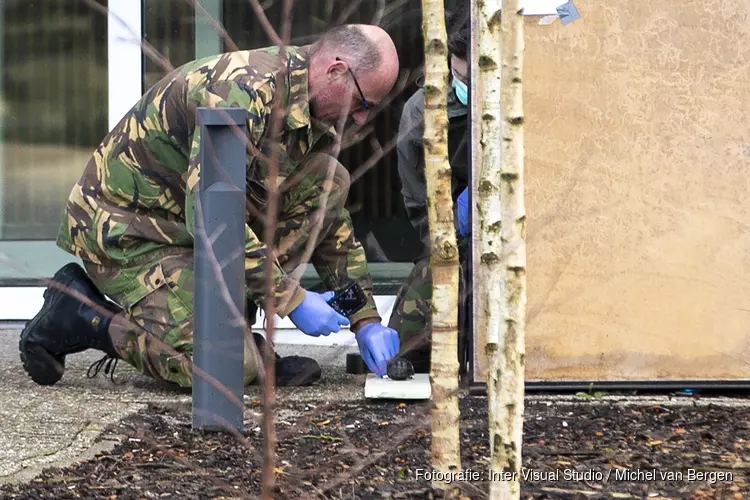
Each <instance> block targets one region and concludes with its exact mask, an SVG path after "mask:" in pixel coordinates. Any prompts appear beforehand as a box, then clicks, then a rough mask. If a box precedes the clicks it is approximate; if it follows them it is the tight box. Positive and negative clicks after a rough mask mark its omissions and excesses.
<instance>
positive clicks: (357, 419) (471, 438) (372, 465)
mask: <svg viewBox="0 0 750 500" xmlns="http://www.w3.org/2000/svg"><path fill="white" fill-rule="evenodd" d="M486 406H487V400H486V399H485V398H480V397H467V398H464V399H462V401H461V410H462V419H461V440H462V455H463V467H464V476H463V479H470V480H468V481H463V482H462V481H460V479H462V477H457V478H455V479H459V481H457V482H456V484H459V486H460V487H461V489H462V492H463V495H464V496H465V497H468V498H485V497H486V494H487V489H488V483H487V482H486V479H487V472H486V471H487V468H488V463H489V449H488V434H487V409H486ZM261 409H262V408H261V406H260V401H254V402H253V403H252V405H251V406H250V408H249V409H248V413H247V425H246V432H245V433H244V435H242V436H239V435H231V434H224V433H204V432H199V431H195V430H193V429H192V428H191V423H190V412H189V410H190V409H189V407H170V408H165V407H151V408H150V409H149V410H148V411H144V412H141V413H140V414H138V415H135V416H133V417H131V418H129V419H127V420H125V421H123V422H122V423H121V424H119V425H118V426H116V427H113V428H111V429H109V430H108V431H107V432H106V433H105V434H104V435H103V438H108V439H111V438H112V436H113V435H121V436H125V437H124V438H123V440H122V443H121V444H120V445H118V446H117V447H115V448H114V449H113V450H111V451H110V452H106V453H102V454H100V455H98V456H96V457H95V458H93V459H91V460H88V461H86V462H83V463H80V464H77V465H75V466H72V467H69V468H65V469H49V470H46V471H44V472H43V473H42V474H41V475H39V476H38V477H37V478H35V479H34V480H32V481H31V482H30V483H28V484H22V485H6V486H4V487H2V488H0V497H2V498H24V499H42V498H44V499H47V498H49V499H53V498H54V499H67V498H97V499H100V498H113V499H114V498H117V499H130V498H133V499H135V498H138V499H140V498H180V499H205V498H244V497H246V496H255V495H258V494H259V492H260V474H261V472H260V471H261V467H262V463H263V460H262V449H263V439H262V433H261V427H260V420H259V417H260V411H261ZM279 410H280V411H279V417H278V418H277V432H278V440H279V441H278V458H277V463H276V464H277V469H276V473H277V492H276V497H277V498H293V499H296V498H301V497H306V496H309V497H310V498H330V499H339V498H340V499H344V498H346V499H353V498H354V499H370V498H394V499H395V498H404V499H418V498H438V497H439V496H440V495H439V494H438V493H435V492H432V491H431V489H430V488H429V481H428V476H426V475H425V474H427V473H429V472H430V465H429V454H430V435H429V421H430V419H429V412H430V409H429V405H428V404H426V403H417V404H404V403H398V402H392V403H382V402H381V403H369V404H368V403H363V404H346V403H336V404H333V405H327V404H321V405H318V406H317V407H315V406H312V405H309V404H308V405H305V404H304V403H291V402H287V403H285V404H284V407H283V408H279ZM524 432H525V435H524V436H525V437H524V450H523V465H524V468H525V471H526V472H527V473H530V474H531V475H530V476H529V477H527V478H526V480H524V481H523V486H522V492H523V494H522V496H523V498H534V499H543V498H596V499H605V498H606V499H611V498H680V499H682V498H685V499H704V498H716V499H724V498H727V499H739V498H747V497H748V495H750V489H749V488H748V486H747V482H746V479H747V474H748V472H750V451H749V450H748V448H750V409H748V408H742V407H740V408H734V407H724V406H716V405H701V406H691V405H684V406H679V407H672V406H669V407H667V406H662V405H646V406H644V405H623V404H621V403H608V402H603V401H597V400H594V401H592V400H587V399H582V400H581V401H578V402H576V401H573V402H553V401H552V400H550V401H528V402H527V403H526V423H525V427H524Z"/></svg>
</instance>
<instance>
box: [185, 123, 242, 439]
mask: <svg viewBox="0 0 750 500" xmlns="http://www.w3.org/2000/svg"><path fill="white" fill-rule="evenodd" d="M197 119H198V121H199V123H200V131H201V145H200V162H201V174H200V187H199V195H198V198H199V199H198V200H196V210H195V214H196V215H195V264H194V265H195V289H194V295H193V308H194V309H193V312H194V318H195V324H194V328H195V330H194V346H193V363H194V364H195V366H196V367H197V368H198V369H199V370H194V371H193V428H199V429H204V430H227V429H232V428H234V429H236V430H241V429H242V428H243V418H242V417H243V413H244V411H243V410H244V402H243V395H244V353H245V350H244V327H243V324H242V323H241V322H238V321H237V311H239V314H241V315H242V318H244V317H245V298H244V297H245V270H244V247H245V164H246V154H245V151H246V148H245V142H244V137H245V131H246V123H247V111H246V110H244V109H241V108H199V109H198V116H197ZM211 241H213V243H211ZM217 266H221V271H220V272H217ZM222 289H223V290H222ZM227 292H228V294H229V296H230V297H231V301H232V302H233V306H234V307H232V305H230V303H229V302H228V301H227V300H226V294H227Z"/></svg>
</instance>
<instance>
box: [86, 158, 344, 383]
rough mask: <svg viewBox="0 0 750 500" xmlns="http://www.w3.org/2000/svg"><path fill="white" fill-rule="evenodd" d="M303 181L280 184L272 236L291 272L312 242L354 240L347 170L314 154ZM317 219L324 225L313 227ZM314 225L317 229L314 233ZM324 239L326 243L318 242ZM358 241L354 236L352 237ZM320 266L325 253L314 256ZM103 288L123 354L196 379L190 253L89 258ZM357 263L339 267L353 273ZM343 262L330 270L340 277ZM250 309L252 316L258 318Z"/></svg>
mask: <svg viewBox="0 0 750 500" xmlns="http://www.w3.org/2000/svg"><path fill="white" fill-rule="evenodd" d="M301 173H302V174H303V177H302V180H301V182H296V181H295V182H293V183H289V184H288V185H287V184H282V186H281V187H280V191H281V193H282V194H281V203H280V213H279V223H278V225H277V228H276V234H275V238H274V248H275V249H276V250H277V259H278V261H279V262H280V263H281V266H282V267H283V268H284V269H285V271H286V272H291V271H292V270H293V269H295V268H296V267H297V266H298V265H299V263H300V262H301V260H302V259H303V258H304V257H303V254H304V253H305V251H306V249H307V247H308V242H310V239H311V238H313V237H314V238H315V239H313V240H312V242H310V243H311V244H310V249H312V248H315V246H316V245H315V243H318V245H317V250H315V251H314V252H313V255H315V254H316V253H321V252H322V254H323V255H324V256H326V255H329V253H330V252H335V251H337V252H345V250H342V249H336V248H329V247H327V246H325V242H330V241H334V240H335V241H344V242H347V241H350V240H351V239H352V238H353V236H352V235H351V232H350V231H349V232H347V231H348V227H349V226H348V219H347V218H346V217H344V218H342V217H341V214H342V213H345V212H343V206H344V203H345V201H346V197H347V194H348V189H349V173H348V172H347V171H346V169H345V168H344V167H343V166H341V164H340V163H339V162H338V161H336V160H335V159H334V158H332V157H330V156H328V155H323V154H311V155H308V157H307V159H306V160H305V161H304V162H303V165H302V172H301ZM316 227H317V228H319V229H317V230H316ZM316 233H317V235H316ZM321 242H323V243H324V244H320V243H321ZM352 244H353V243H352ZM313 262H314V263H315V265H316V267H318V266H320V267H324V266H326V265H327V264H326V262H327V261H326V260H325V258H324V257H323V258H321V257H317V258H314V259H313ZM84 264H85V265H86V269H87V271H88V273H89V275H90V276H91V278H92V280H93V281H94V283H95V284H96V285H97V286H98V287H99V289H100V290H101V291H102V292H103V293H104V294H105V295H107V296H109V297H110V298H111V299H112V300H114V301H115V302H117V303H118V304H120V305H121V306H122V307H123V308H124V310H125V312H124V314H123V316H124V317H123V318H118V319H116V320H115V321H113V323H112V325H113V326H110V336H111V337H112V340H113V343H114V344H115V347H116V348H117V350H118V353H119V354H120V355H121V357H122V358H123V359H124V360H125V361H126V362H127V363H129V364H130V365H132V366H133V367H135V368H136V369H137V370H139V371H140V372H141V373H144V374H146V375H149V376H151V377H153V378H155V379H158V380H164V381H167V382H172V383H176V384H179V385H181V386H183V387H190V386H191V385H192V377H193V376H194V375H193V373H192V366H191V359H192V355H193V292H194V287H195V283H194V273H193V253H192V249H191V248H181V247H171V248H167V249H164V250H157V251H155V252H152V253H151V254H148V255H146V256H144V257H141V258H139V259H136V260H135V261H134V262H133V263H132V264H131V265H129V266H126V267H125V266H118V267H107V266H103V265H100V264H94V263H89V262H86V261H84ZM357 267H358V266H357V263H356V262H355V263H354V265H352V269H343V270H341V272H342V273H344V274H349V275H350V276H352V275H356V268H357ZM339 271H340V270H338V269H335V268H334V269H330V270H326V271H325V273H324V274H325V275H326V276H333V277H334V278H337V277H339V274H338V273H339ZM254 316H255V315H254V314H252V313H251V314H250V317H249V318H248V321H250V322H253V321H254ZM259 355H262V353H261V354H258V353H257V349H256V348H255V344H254V340H253V337H252V335H248V336H247V337H246V339H245V384H250V383H252V382H253V381H254V380H255V379H256V377H257V375H258V373H259V367H260V366H261V364H260V363H261V361H260V357H259Z"/></svg>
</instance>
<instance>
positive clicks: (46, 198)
mask: <svg viewBox="0 0 750 500" xmlns="http://www.w3.org/2000/svg"><path fill="white" fill-rule="evenodd" d="M98 3H99V4H101V5H103V6H104V7H106V6H107V1H106V0H98ZM0 32H1V35H0V40H1V41H2V49H0V54H2V61H0V74H1V75H2V78H1V80H0V82H1V85H2V89H1V90H2V117H1V119H0V122H1V123H2V141H1V143H0V144H1V146H0V147H1V148H2V153H1V154H0V204H1V205H0V207H1V209H0V237H1V238H2V239H4V240H53V239H55V238H56V236H57V230H58V226H59V223H60V217H61V215H62V209H63V207H64V205H65V202H66V200H67V198H68V195H69V193H70V190H71V188H72V186H73V185H74V184H75V182H76V181H77V180H78V177H79V176H80V174H81V171H82V169H83V167H84V165H85V163H86V161H87V160H88V158H89V156H90V155H91V153H92V151H93V149H94V148H95V147H96V146H97V145H98V143H99V141H100V140H101V138H102V137H104V135H105V134H106V133H107V130H108V124H107V113H108V108H107V98H108V88H107V85H108V82H107V17H106V16H105V15H103V14H102V13H101V12H97V11H95V10H93V9H91V7H89V6H88V5H86V3H85V2H73V1H70V0H44V1H36V2H30V1H28V0H16V1H6V2H3V6H2V19H0Z"/></svg>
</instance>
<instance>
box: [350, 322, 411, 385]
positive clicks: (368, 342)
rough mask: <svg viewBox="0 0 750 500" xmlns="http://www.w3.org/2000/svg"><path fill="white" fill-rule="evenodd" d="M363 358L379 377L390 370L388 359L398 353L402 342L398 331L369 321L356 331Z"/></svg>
mask: <svg viewBox="0 0 750 500" xmlns="http://www.w3.org/2000/svg"><path fill="white" fill-rule="evenodd" d="M356 338H357V344H358V345H359V353H360V354H361V355H362V360H363V361H364V362H365V364H366V365H367V368H369V369H370V371H371V372H373V373H374V374H375V375H377V376H378V377H382V376H384V375H386V373H387V372H388V361H390V360H391V359H392V358H394V357H395V356H396V355H397V354H398V350H399V348H400V346H401V342H400V340H399V338H398V332H397V331H396V330H394V329H392V328H388V327H385V326H383V325H381V324H380V323H368V324H366V325H365V326H363V327H362V328H360V329H359V331H357V333H356Z"/></svg>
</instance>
